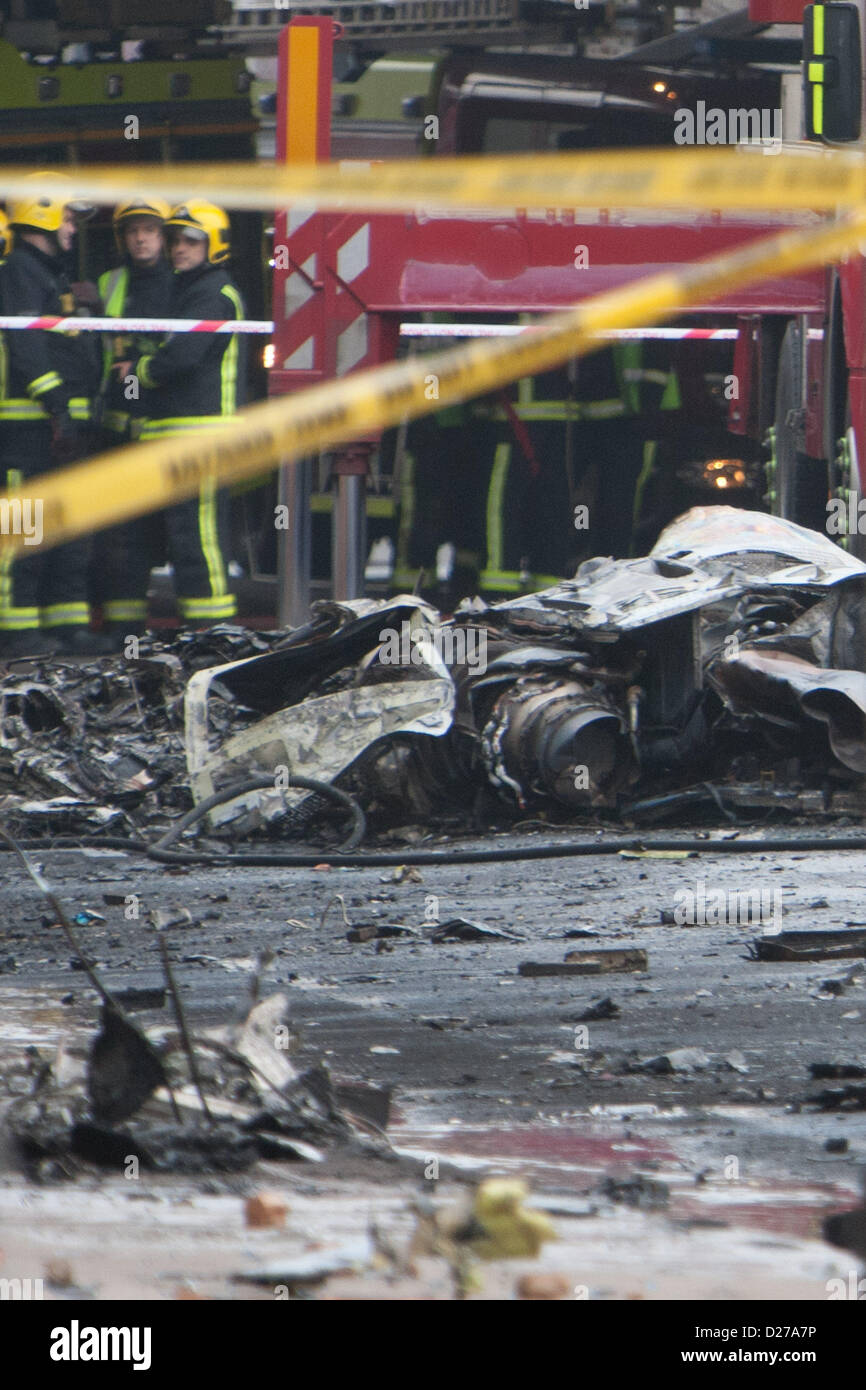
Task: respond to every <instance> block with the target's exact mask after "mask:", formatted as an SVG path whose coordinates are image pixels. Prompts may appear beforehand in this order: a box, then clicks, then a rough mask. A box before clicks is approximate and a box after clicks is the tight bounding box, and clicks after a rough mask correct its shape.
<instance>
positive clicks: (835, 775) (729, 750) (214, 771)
mask: <svg viewBox="0 0 866 1390" xmlns="http://www.w3.org/2000/svg"><path fill="white" fill-rule="evenodd" d="M864 601H866V565H863V564H862V563H861V562H860V561H859V560H856V559H855V558H853V557H852V556H849V555H848V554H847V553H846V552H845V551H843V550H840V549H838V548H837V547H836V546H834V545H833V544H832V543H831V542H830V541H829V540H828V539H827V538H826V537H824V536H821V535H819V534H817V533H815V532H812V531H808V530H806V529H804V528H802V527H799V526H796V525H794V524H793V523H791V522H786V521H782V520H779V519H777V518H774V517H770V516H766V515H764V514H762V513H757V512H746V511H742V510H738V509H736V508H732V507H708V508H694V509H692V510H691V511H690V512H688V513H686V514H685V515H684V516H682V517H680V518H679V519H678V520H676V521H675V522H673V523H672V524H671V525H670V526H668V527H667V528H666V530H665V531H664V532H663V533H662V535H661V536H660V537H659V540H658V542H657V543H656V545H655V546H654V547H653V550H652V551H651V552H650V554H649V555H648V556H645V557H643V558H641V559H634V560H611V559H604V558H601V559H593V560H588V561H586V562H585V563H584V564H582V565H581V566H580V568H579V570H578V572H577V574H576V576H575V578H574V579H572V580H565V581H563V582H562V583H561V584H558V585H556V586H555V587H554V588H550V589H546V590H543V591H541V592H539V593H533V594H527V595H524V596H521V597H518V598H514V599H510V600H508V601H506V602H502V603H495V604H486V603H483V602H481V601H480V600H477V599H476V600H474V601H471V602H469V603H466V604H464V605H463V607H462V608H461V609H460V610H459V611H458V612H457V614H456V615H455V616H454V618H453V619H451V620H449V621H447V622H443V621H442V620H441V618H440V616H439V614H438V613H437V612H436V611H435V610H434V609H432V608H430V607H429V606H428V605H426V604H424V603H423V602H421V601H420V600H419V599H417V598H413V597H410V596H406V595H404V596H401V597H399V598H397V599H394V600H391V601H389V602H386V603H374V602H371V601H365V600H361V601H356V602H351V603H343V604H335V603H334V604H323V605H319V607H318V610H317V615H316V618H315V619H314V622H313V623H312V624H311V626H310V627H309V628H308V629H304V630H299V631H297V632H295V633H293V634H292V635H291V637H289V639H288V640H287V641H284V642H282V643H281V644H280V646H279V647H278V648H277V649H276V650H273V651H271V652H269V653H267V654H264V655H262V656H258V657H253V658H251V659H247V660H243V661H238V662H233V663H229V664H225V665H222V666H218V667H212V668H209V669H206V670H203V671H200V672H198V673H196V675H195V676H194V677H193V678H192V680H191V681H190V682H189V685H188V687H187V691H186V757H187V763H188V770H189V776H190V783H191V787H192V790H193V795H194V796H195V798H196V800H197V801H201V800H202V799H203V798H205V797H209V796H212V795H213V793H214V792H215V790H217V789H218V788H219V786H220V785H224V784H225V783H226V782H228V781H233V780H237V779H238V778H239V777H241V776H242V775H244V774H248V773H249V772H250V771H267V772H271V773H273V774H274V775H275V777H276V778H278V777H279V775H280V772H281V770H282V771H283V772H284V773H285V775H286V776H289V775H291V774H293V773H298V774H301V775H304V776H308V777H313V778H316V779H319V780H321V781H329V782H331V781H337V782H338V784H339V785H341V786H343V787H344V788H346V789H347V790H349V791H351V792H352V793H353V794H354V795H355V796H356V797H358V799H359V800H360V801H361V802H362V803H363V804H364V805H365V807H367V808H368V809H373V810H379V811H383V812H385V813H386V814H390V815H392V816H393V815H395V814H396V815H399V816H401V817H402V818H403V819H404V820H406V819H411V818H415V819H418V820H425V819H426V818H428V817H430V816H434V815H435V813H436V812H437V810H442V808H445V807H448V806H449V805H450V806H451V807H459V806H463V807H465V806H466V805H467V798H469V799H470V800H471V796H472V791H473V788H484V787H487V788H490V787H492V788H494V789H495V791H496V793H497V794H498V796H499V798H500V799H501V801H502V802H503V803H505V804H506V805H510V806H511V807H512V808H513V809H514V810H515V811H516V812H519V813H521V814H524V813H525V811H526V809H527V808H528V807H532V806H544V805H547V806H548V807H551V808H552V807H557V806H558V807H560V808H562V810H563V811H565V812H566V813H568V812H570V813H573V814H580V813H587V812H590V813H592V812H597V811H614V810H617V809H619V810H627V811H628V812H629V813H630V814H635V813H638V814H641V815H643V816H645V817H647V818H649V819H653V818H660V817H662V816H663V815H665V814H666V813H667V812H668V810H669V808H676V807H678V806H682V805H683V804H688V803H689V802H699V801H706V802H708V803H709V804H710V805H712V804H713V803H715V805H716V807H720V808H721V809H722V810H725V811H726V812H727V814H729V815H730V814H732V810H731V808H736V807H737V806H740V807H743V808H751V809H759V808H772V807H781V808H783V809H788V810H795V811H804V812H808V811H812V812H823V813H830V814H843V813H845V812H852V811H859V810H861V809H863V808H866V793H864V792H863V791H861V787H862V786H863V779H864V777H866V641H864V637H866V632H864V631H863V628H864V625H866V602H864ZM226 701H228V702H229V705H232V704H234V705H236V706H238V707H241V708H242V709H243V710H244V711H245V713H246V714H247V716H249V711H253V712H254V714H257V715H258V716H260V717H259V718H257V719H255V718H254V719H253V720H252V722H247V723H246V724H245V726H244V728H243V729H241V730H240V731H239V732H237V733H234V734H230V735H229V737H228V738H225V739H222V740H217V741H214V739H213V736H212V734H211V732H210V711H211V709H212V707H213V706H214V704H215V703H216V704H217V705H222V707H223V715H225V702H226ZM284 809H285V808H284V805H283V798H282V795H281V793H280V792H279V791H278V790H275V791H273V792H271V791H266V792H264V793H263V792H261V791H256V792H254V793H251V794H250V795H248V796H247V797H246V798H239V799H237V800H235V801H232V802H230V803H226V804H225V805H224V806H221V807H219V808H218V809H217V810H215V811H214V812H212V813H211V816H212V826H214V827H219V826H224V827H226V826H229V825H230V826H232V827H233V829H234V831H235V833H237V832H238V831H241V830H249V829H252V828H253V827H254V826H255V825H256V824H257V823H258V824H260V823H261V821H262V820H263V819H264V820H267V819H270V818H271V817H276V816H279V815H280V814H282V813H283V811H284ZM407 813H408V814H407Z"/></svg>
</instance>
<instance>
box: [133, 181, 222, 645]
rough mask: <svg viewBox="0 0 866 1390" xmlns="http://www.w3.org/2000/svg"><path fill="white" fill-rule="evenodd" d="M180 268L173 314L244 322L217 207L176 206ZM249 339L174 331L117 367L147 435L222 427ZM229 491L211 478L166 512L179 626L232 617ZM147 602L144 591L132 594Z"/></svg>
mask: <svg viewBox="0 0 866 1390" xmlns="http://www.w3.org/2000/svg"><path fill="white" fill-rule="evenodd" d="M165 232H166V239H167V241H168V247H169V256H170V259H171V263H172V266H173V268H174V275H173V279H172V294H171V301H170V305H169V316H170V317H171V318H186V319H211V320H213V319H241V318H243V316H244V309H243V304H242V302H241V297H240V295H239V293H238V291H237V289H236V288H235V286H234V285H233V284H232V282H231V280H230V278H229V276H228V274H227V272H226V269H225V265H226V262H227V261H228V259H229V256H230V254H231V240H230V232H229V220H228V217H227V216H226V214H225V213H224V212H223V211H222V209H221V208H218V207H215V206H214V205H213V203H206V202H203V201H202V200H200V199H197V198H193V199H190V200H189V201H187V202H186V203H182V204H180V205H179V206H178V207H176V208H174V209H173V210H172V212H171V215H170V216H169V217H168V219H167V221H166V223H165ZM244 355H245V354H244V342H243V339H242V337H241V335H239V334H228V333H173V334H170V335H169V337H168V338H166V339H165V340H164V342H162V343H161V345H160V346H159V347H158V348H156V349H155V350H154V351H153V352H148V353H144V354H143V355H142V356H140V357H139V358H138V359H137V361H135V362H120V363H115V365H114V367H113V369H112V370H113V371H114V373H115V375H116V376H117V377H118V378H120V379H121V380H122V379H124V378H125V377H126V376H127V375H128V374H129V372H130V371H131V372H132V374H133V375H134V376H135V377H136V378H137V379H138V380H139V381H140V383H141V385H142V386H143V387H144V388H146V393H147V394H146V396H145V406H144V412H145V419H144V423H143V427H142V432H141V438H142V440H143V441H145V440H152V439H164V438H166V437H168V436H172V435H177V436H181V435H182V436H187V435H193V434H195V433H196V432H197V431H201V430H206V429H212V428H213V427H214V426H218V425H219V424H221V423H223V424H226V425H230V423H231V417H232V416H233V415H234V413H235V411H236V410H237V408H238V406H239V405H241V404H242V403H243V386H244V383H245V380H246V374H245V370H244V366H245V363H244ZM225 503H226V499H225V495H224V494H218V492H217V490H216V488H215V487H214V485H213V484H206V485H205V486H204V487H203V488H202V489H201V491H200V492H199V495H198V496H197V497H194V498H191V499H190V500H189V501H186V502H179V503H177V504H176V505H175V506H173V507H169V508H168V509H167V511H166V513H165V526H166V539H167V544H168V552H169V559H170V560H171V563H172V565H173V567H174V580H175V591H176V594H177V601H178V608H179V611H180V616H181V619H182V620H183V622H184V623H185V624H186V625H188V626H190V627H207V626H209V625H210V624H211V623H214V622H219V621H221V620H222V619H225V618H230V617H233V616H234V614H235V613H236V611H237V605H236V600H235V597H234V595H233V594H231V593H229V589H228V578H227V572H226V563H225V558H224V555H223V549H222V544H221V540H220V534H221V532H222V531H223V529H224V521H225V516H224V508H225ZM129 597H130V598H144V594H142V593H138V594H130V595H129Z"/></svg>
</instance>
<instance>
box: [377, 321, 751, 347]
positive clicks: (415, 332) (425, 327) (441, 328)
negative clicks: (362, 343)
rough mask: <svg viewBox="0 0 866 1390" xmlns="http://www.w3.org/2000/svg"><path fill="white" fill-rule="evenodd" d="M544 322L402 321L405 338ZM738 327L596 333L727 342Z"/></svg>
mask: <svg viewBox="0 0 866 1390" xmlns="http://www.w3.org/2000/svg"><path fill="white" fill-rule="evenodd" d="M536 327H537V328H542V327H543V324H541V323H539V324H537V325H536V324H531V323H529V324H523V323H401V325H400V337H401V338H514V337H517V335H518V334H520V333H531V332H532V331H533V329H535V328H536ZM737 332H738V330H737V329H736V328H611V329H609V330H608V331H607V332H604V333H596V334H594V335H593V336H594V337H597V338H604V339H607V340H611V341H615V342H625V341H628V340H629V339H634V340H640V339H662V340H664V341H671V342H677V341H679V340H680V339H684V338H699V339H702V340H704V341H713V342H727V341H729V340H731V339H734V338H736V336H737Z"/></svg>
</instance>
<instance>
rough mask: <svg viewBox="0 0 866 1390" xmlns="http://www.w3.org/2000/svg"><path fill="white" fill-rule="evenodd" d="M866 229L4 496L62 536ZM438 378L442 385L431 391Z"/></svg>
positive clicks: (706, 266) (505, 377)
mask: <svg viewBox="0 0 866 1390" xmlns="http://www.w3.org/2000/svg"><path fill="white" fill-rule="evenodd" d="M864 240H866V212H862V213H859V214H857V215H856V216H853V217H851V218H848V219H846V220H845V221H844V222H840V223H833V224H829V223H828V224H825V225H824V226H822V227H821V228H820V229H818V230H814V229H812V230H810V231H808V232H804V231H796V232H783V233H781V234H778V235H776V236H772V237H762V238H761V239H760V241H758V242H756V243H753V245H752V246H750V247H747V248H745V249H742V248H741V249H738V250H736V251H732V252H728V253H726V254H725V255H722V256H714V257H713V258H712V259H710V260H705V261H698V262H696V263H695V265H694V266H693V267H690V268H689V269H687V270H685V271H680V272H678V273H677V274H676V275H654V276H651V277H648V278H647V279H645V280H643V281H641V282H639V283H638V284H637V285H629V286H627V287H626V288H623V289H617V290H613V291H610V292H609V293H606V294H600V295H596V296H595V297H594V298H592V299H587V300H586V301H585V302H584V303H583V304H582V305H581V306H580V307H579V308H577V309H571V310H569V311H568V312H566V313H562V314H556V315H552V316H551V317H550V318H549V319H548V320H547V321H546V323H544V324H543V325H540V326H538V327H537V328H536V331H535V332H533V333H532V334H527V335H526V337H523V338H517V339H514V338H509V339H505V340H502V339H500V340H497V341H494V342H489V341H481V342H474V343H470V344H468V345H467V346H465V347H460V348H454V349H451V350H450V351H447V352H440V353H431V354H430V355H429V356H424V357H420V358H414V359H410V360H408V361H405V362H399V363H392V364H390V365H388V366H385V367H376V368H372V369H370V370H369V371H363V372H358V373H356V374H355V375H353V376H349V377H346V378H341V379H338V380H336V381H329V382H327V383H325V384H324V385H322V386H316V387H313V388H312V390H308V391H303V392H299V393H298V394H297V395H295V396H290V397H282V398H281V399H277V400H271V401H266V402H264V403H262V404H259V405H253V406H250V407H248V408H247V409H246V410H244V411H241V412H240V414H238V415H237V416H234V417H233V418H232V419H231V420H227V421H226V422H225V425H224V426H223V427H222V428H219V429H214V430H207V431H206V432H205V431H203V432H202V433H201V434H196V435H194V436H193V437H192V438H190V437H189V436H187V438H185V439H184V438H177V439H166V440H159V441H156V442H154V443H152V444H138V445H128V446H127V447H126V448H124V449H119V450H114V451H112V452H111V453H110V454H103V455H101V456H100V457H99V458H96V459H94V460H92V461H90V462H87V463H81V464H78V465H76V466H75V467H73V468H69V469H66V470H64V471H63V472H59V473H49V474H46V475H45V476H43V477H40V478H38V479H34V480H33V482H32V483H31V486H30V488H29V489H28V490H26V491H25V490H23V489H21V490H18V491H16V492H11V493H7V494H6V498H5V499H3V498H0V506H2V507H3V510H4V512H6V509H7V507H8V512H6V515H7V516H8V517H14V515H15V503H16V499H18V501H19V504H20V503H21V502H23V501H24V500H25V499H29V500H30V501H31V502H32V501H33V500H34V499H40V500H41V502H42V530H43V544H46V545H56V544H57V543H58V542H59V541H64V540H69V539H70V538H72V537H74V536H80V535H84V534H86V533H88V532H91V531H98V530H101V529H102V528H103V527H105V526H109V525H113V524H114V523H116V522H119V521H124V520H126V519H127V518H129V517H133V516H139V515H141V514H143V513H146V512H151V511H155V510H157V509H158V508H160V507H165V506H168V505H170V504H171V503H173V502H179V501H181V500H182V499H183V498H185V497H190V496H192V495H194V494H195V493H196V492H197V491H198V490H199V488H200V487H201V486H202V484H204V483H208V482H216V483H218V484H225V483H231V482H236V481H238V480H239V479H243V478H248V477H254V476H255V475H256V474H259V473H261V472H262V471H263V469H264V468H265V467H266V465H268V464H273V463H275V461H277V460H280V459H285V458H293V457H294V458H297V457H303V456H305V455H309V454H314V453H317V452H318V451H320V450H322V449H327V448H331V447H333V446H334V445H336V444H341V443H346V442H348V441H351V440H353V439H358V438H359V437H362V436H364V435H366V434H368V433H369V432H370V431H371V430H377V429H382V428H384V427H387V426H390V425H396V424H398V423H399V422H400V421H401V420H403V419H404V418H407V417H408V418H413V417H415V416H419V415H425V414H429V413H430V412H431V411H436V410H441V409H442V408H443V406H446V405H452V404H455V403H457V402H459V401H462V400H466V399H467V398H469V397H471V396H478V395H485V394H486V393H487V392H489V391H493V390H497V389H499V388H500V387H502V386H505V385H507V383H508V382H510V381H514V380H516V379H518V378H520V377H524V376H534V375H536V374H538V373H539V372H545V371H548V370H549V369H550V368H552V367H555V366H557V365H558V364H559V363H560V362H563V361H565V360H566V359H567V358H569V357H580V356H583V355H585V354H586V353H588V352H591V351H593V350H594V349H596V350H597V348H598V340H597V338H596V337H595V336H594V335H596V334H597V333H599V332H600V331H601V330H603V329H611V328H628V327H633V326H636V325H640V324H644V323H651V322H654V321H655V320H657V319H660V318H664V317H670V316H671V315H672V314H676V313H678V312H680V311H682V310H683V309H684V308H686V307H687V306H688V305H689V304H693V303H698V302H706V301H707V300H711V299H712V298H713V297H714V296H718V295H719V294H720V293H722V291H728V290H731V289H733V288H735V287H737V286H740V285H744V284H747V283H748V282H749V281H750V280H760V279H763V278H765V277H767V276H770V275H777V274H780V273H784V272H787V271H797V270H802V269H804V268H805V267H807V266H813V265H817V264H819V263H822V262H825V261H833V260H838V259H840V258H841V257H842V256H844V254H845V253H846V252H847V251H850V250H851V248H852V247H853V246H855V245H856V244H857V243H858V242H860V241H864ZM433 383H435V389H436V392H437V395H436V398H435V399H433V400H431V399H430V397H431V395H432V394H433V392H432V390H431V388H432V386H433ZM5 519H6V517H4V520H5ZM4 529H6V528H5V527H4ZM24 543H25V537H24V536H23V535H12V534H7V535H0V552H2V551H4V550H7V549H10V548H11V549H14V550H18V549H21V548H23V546H24Z"/></svg>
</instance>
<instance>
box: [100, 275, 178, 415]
mask: <svg viewBox="0 0 866 1390" xmlns="http://www.w3.org/2000/svg"><path fill="white" fill-rule="evenodd" d="M171 286H172V269H171V266H170V265H169V263H168V261H166V260H163V259H162V258H160V259H159V260H158V261H157V263H156V265H148V266H137V265H135V264H133V263H132V262H131V261H127V262H126V263H125V264H124V265H120V266H118V267H117V268H116V269H115V270H106V271H105V272H104V274H102V275H100V277H99V294H100V298H101V299H102V303H103V305H104V313H105V317H106V318H124V317H125V318H133V319H143V318H165V317H166V316H167V315H168V307H169V301H170V299H171ZM162 337H164V334H150V335H145V334H143V333H138V334H135V335H130V334H125V333H121V334H117V335H116V336H114V337H110V336H108V335H106V336H105V337H104V338H103V344H102V385H101V387H100V392H101V394H102V396H103V397H104V409H103V412H102V420H101V424H102V427H103V429H106V430H108V431H109V433H110V434H113V435H117V436H118V442H120V438H121V437H126V436H127V435H128V434H129V432H130V421H131V420H133V419H138V418H140V417H141V416H143V415H144V413H145V402H144V393H143V392H140V391H138V390H137V389H131V387H130V384H128V383H125V382H123V381H120V380H119V379H118V378H117V376H116V374H114V373H112V371H111V366H112V363H114V362H128V361H133V362H134V361H135V360H136V359H137V358H139V357H143V356H144V355H145V354H147V353H153V352H155V351H156V349H157V347H158V346H159V343H160V341H161V339H162Z"/></svg>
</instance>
